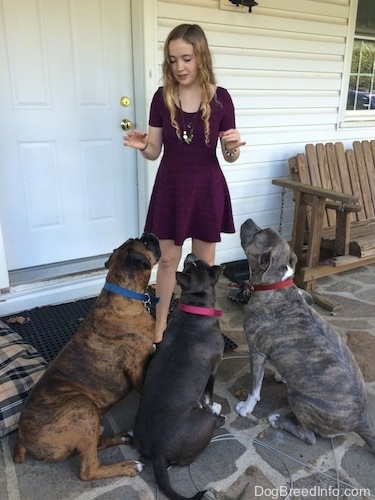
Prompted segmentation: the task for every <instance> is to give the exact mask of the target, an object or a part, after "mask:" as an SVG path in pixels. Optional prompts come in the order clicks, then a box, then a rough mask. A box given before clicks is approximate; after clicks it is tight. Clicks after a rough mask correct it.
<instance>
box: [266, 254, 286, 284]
mask: <svg viewBox="0 0 375 500" xmlns="http://www.w3.org/2000/svg"><path fill="white" fill-rule="evenodd" d="M286 264H287V262H286V261H285V253H284V249H283V248H281V247H280V246H276V247H275V248H273V249H272V250H271V252H267V253H265V254H263V256H262V258H261V263H260V266H261V269H263V270H264V273H263V276H262V281H263V282H267V281H273V280H279V279H281V277H282V273H281V272H280V271H281V270H282V269H286Z"/></svg>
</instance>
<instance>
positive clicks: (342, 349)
mask: <svg viewBox="0 0 375 500" xmlns="http://www.w3.org/2000/svg"><path fill="white" fill-rule="evenodd" d="M241 245H242V247H243V249H244V251H245V254H246V257H247V259H248V262H249V268H250V276H251V287H250V288H251V289H252V293H251V297H250V300H249V302H248V303H247V305H246V306H245V317H244V329H245V333H246V337H247V341H248V344H249V350H250V366H251V374H252V390H251V391H250V394H249V396H248V398H247V400H246V401H241V402H240V403H238V404H237V406H236V410H237V412H238V413H239V414H240V415H242V416H246V415H249V414H251V412H252V411H253V409H254V407H255V405H256V404H257V402H258V401H259V400H260V392H261V386H262V380H263V374H264V364H265V361H266V360H269V361H270V362H271V363H272V365H273V366H274V367H275V368H276V370H277V371H278V372H279V374H280V375H281V377H282V378H283V379H284V380H285V382H286V385H287V392H288V401H289V404H290V407H291V409H292V414H291V415H286V416H281V415H271V416H270V417H269V422H270V423H271V425H272V426H273V427H276V428H278V429H284V430H286V431H288V432H290V433H292V434H293V435H295V436H297V437H298V438H299V439H302V440H303V441H304V442H306V443H308V444H314V443H315V440H316V438H315V435H316V434H317V435H320V436H322V437H328V438H329V437H334V436H337V435H339V434H344V433H347V432H356V433H358V434H359V435H360V436H361V438H362V439H363V440H364V441H365V442H366V443H367V444H368V445H369V446H370V448H372V449H373V450H375V435H374V433H373V432H372V431H371V429H370V428H369V425H368V423H367V416H366V409H367V400H366V388H365V384H364V381H363V377H362V374H361V372H360V369H359V367H358V365H357V363H356V361H355V360H354V358H353V356H352V354H351V352H350V351H349V349H348V348H347V346H346V344H345V343H344V342H343V341H342V340H341V338H340V336H339V335H338V334H337V332H336V331H335V330H334V329H333V327H332V326H331V325H330V324H329V323H327V321H325V320H324V319H323V318H322V317H321V316H320V315H319V314H318V313H317V312H316V311H315V310H314V309H313V308H312V307H310V306H309V305H308V304H307V303H306V301H305V300H304V299H303V297H302V296H301V294H300V293H299V291H298V288H297V287H296V286H295V285H294V284H293V279H292V278H293V275H294V269H295V265H296V262H297V257H296V255H295V254H294V252H293V250H292V249H291V248H290V246H289V245H288V243H287V242H286V241H285V239H284V238H282V236H280V234H279V233H277V232H276V231H274V230H273V229H270V228H268V229H261V228H260V227H258V226H257V225H256V224H255V222H254V221H252V220H251V219H249V220H247V221H246V222H244V223H243V224H242V226H241Z"/></svg>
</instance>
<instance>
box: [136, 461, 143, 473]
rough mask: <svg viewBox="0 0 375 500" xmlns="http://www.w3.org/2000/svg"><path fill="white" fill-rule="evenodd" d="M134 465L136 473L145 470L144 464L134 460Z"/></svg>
mask: <svg viewBox="0 0 375 500" xmlns="http://www.w3.org/2000/svg"><path fill="white" fill-rule="evenodd" d="M134 463H135V466H136V469H137V471H138V472H142V471H143V469H144V468H145V464H143V463H142V462H140V461H139V460H135V461H134Z"/></svg>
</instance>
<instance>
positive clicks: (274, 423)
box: [268, 413, 280, 429]
mask: <svg viewBox="0 0 375 500" xmlns="http://www.w3.org/2000/svg"><path fill="white" fill-rule="evenodd" d="M279 418H280V413H274V414H273V415H270V416H269V417H268V422H269V423H270V424H271V425H272V427H275V428H276V429H277V427H278V426H277V423H278V421H279Z"/></svg>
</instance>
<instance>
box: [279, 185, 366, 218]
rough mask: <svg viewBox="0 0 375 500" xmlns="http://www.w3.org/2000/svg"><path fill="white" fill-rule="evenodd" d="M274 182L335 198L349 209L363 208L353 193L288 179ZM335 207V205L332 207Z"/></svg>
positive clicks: (355, 210)
mask: <svg viewBox="0 0 375 500" xmlns="http://www.w3.org/2000/svg"><path fill="white" fill-rule="evenodd" d="M272 184H275V185H276V186H281V187H285V188H288V189H293V190H294V191H299V192H301V193H304V194H310V195H312V196H318V197H319V198H325V199H327V200H334V201H336V202H340V203H344V204H345V203H346V204H347V207H346V208H347V209H349V211H350V208H351V207H352V208H353V211H354V212H357V211H358V207H359V210H361V206H360V205H359V204H358V197H357V196H355V195H353V194H346V193H340V192H339V191H332V190H330V189H324V188H319V187H315V186H310V185H309V184H302V182H296V181H292V180H287V179H273V180H272ZM332 208H333V207H332Z"/></svg>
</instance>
